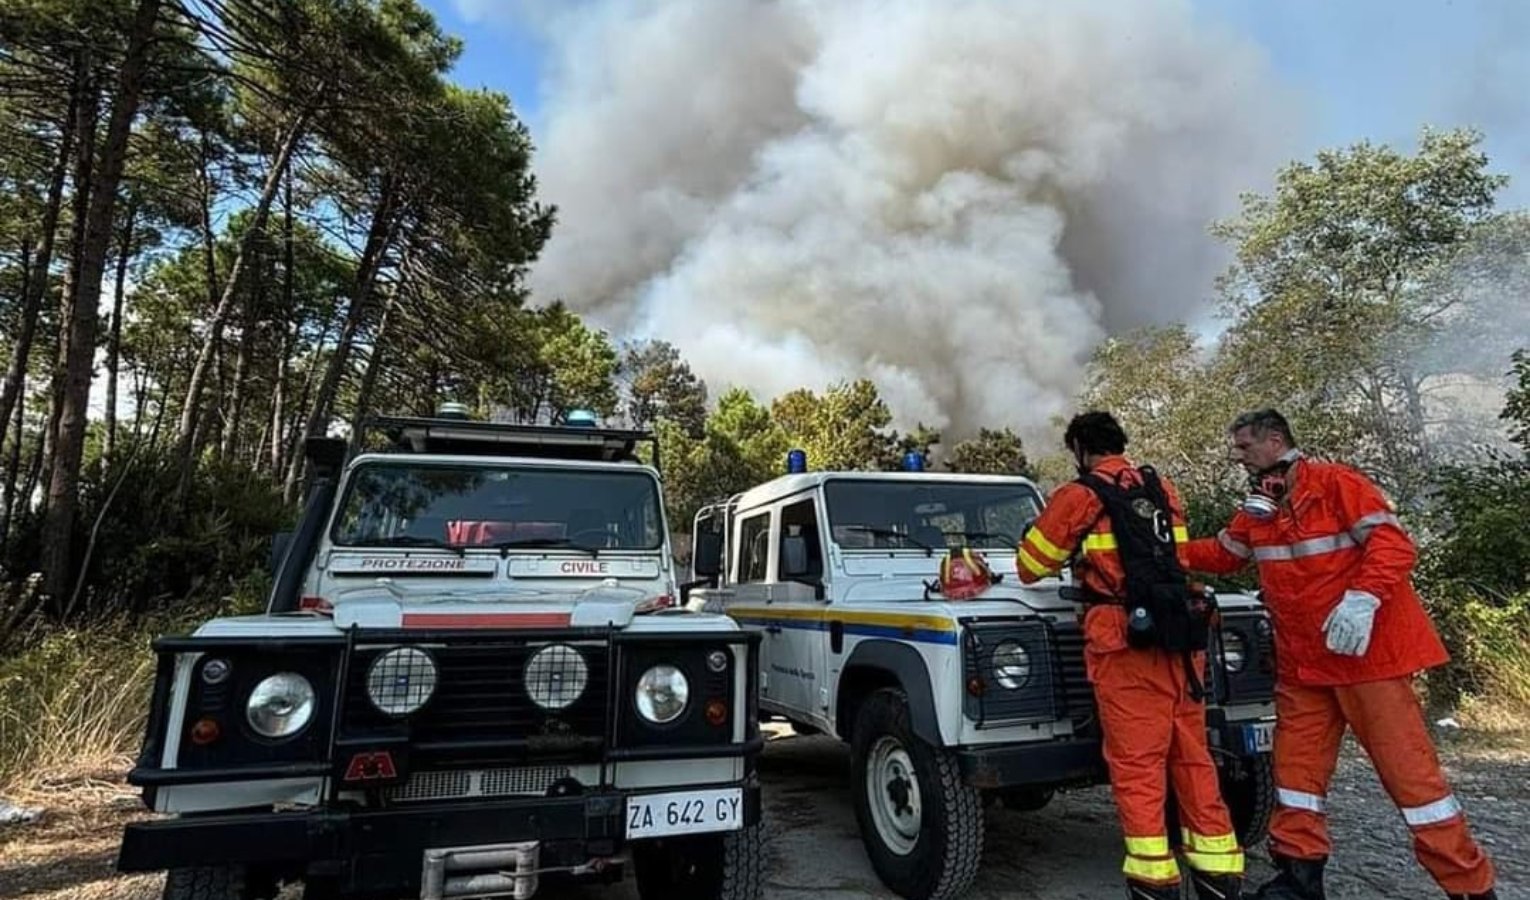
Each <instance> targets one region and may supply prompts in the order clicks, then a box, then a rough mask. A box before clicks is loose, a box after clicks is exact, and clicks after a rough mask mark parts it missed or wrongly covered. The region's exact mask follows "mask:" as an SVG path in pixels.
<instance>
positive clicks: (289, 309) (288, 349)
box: [271, 167, 303, 479]
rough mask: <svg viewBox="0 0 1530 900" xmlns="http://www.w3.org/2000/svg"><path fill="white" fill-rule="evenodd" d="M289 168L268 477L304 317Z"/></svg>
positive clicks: (277, 469)
mask: <svg viewBox="0 0 1530 900" xmlns="http://www.w3.org/2000/svg"><path fill="white" fill-rule="evenodd" d="M292 263H293V253H292V169H291V168H290V167H289V168H288V169H287V177H286V179H285V180H284V181H283V183H282V316H278V317H277V320H278V321H280V322H281V323H282V341H281V347H280V350H279V354H278V356H277V359H276V393H275V396H274V397H273V398H272V400H271V478H272V479H276V478H280V477H281V476H282V464H283V462H284V461H285V459H284V456H283V451H284V450H285V448H286V446H287V441H286V437H287V434H286V426H287V413H286V410H285V408H284V407H285V402H286V399H287V372H288V369H289V367H290V366H291V359H292V352H293V350H294V349H295V348H296V347H297V340H298V336H299V334H300V332H301V329H302V327H303V317H302V316H301V315H300V314H299V313H298V311H297V309H296V308H295V307H296V304H295V303H294V302H293V299H294V294H295V292H294V286H295V283H296V281H295V279H296V278H297V275H296V273H295V272H293V271H292ZM285 316H290V317H291V320H292V326H291V327H290V328H289V327H287V324H286V322H287V319H286V318H284V317H285Z"/></svg>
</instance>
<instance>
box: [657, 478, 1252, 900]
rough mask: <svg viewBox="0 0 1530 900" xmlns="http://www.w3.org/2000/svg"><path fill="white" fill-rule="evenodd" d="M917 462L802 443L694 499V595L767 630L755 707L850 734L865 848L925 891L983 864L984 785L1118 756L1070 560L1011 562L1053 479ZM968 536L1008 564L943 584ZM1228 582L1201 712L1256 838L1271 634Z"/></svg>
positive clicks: (1023, 796) (918, 898) (938, 894)
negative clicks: (1036, 579)
mask: <svg viewBox="0 0 1530 900" xmlns="http://www.w3.org/2000/svg"><path fill="white" fill-rule="evenodd" d="M916 457H917V455H916ZM906 468H911V469H914V470H915V471H903V472H816V473H813V472H806V471H804V469H805V466H804V464H803V458H802V457H801V456H800V451H794V453H793V455H792V457H791V462H790V463H789V466H788V469H789V474H787V475H784V476H782V477H780V478H777V479H775V480H773V481H770V482H768V483H766V484H763V485H760V486H758V487H755V488H753V489H751V490H749V491H746V492H744V493H742V494H740V495H738V496H735V497H733V498H731V499H729V500H728V501H726V502H725V503H720V504H717V505H714V506H710V507H707V508H704V509H702V510H701V511H700V512H699V513H698V515H697V517H696V521H695V524H694V532H693V535H694V537H693V549H692V561H693V568H694V570H695V574H696V575H697V577H698V582H696V583H693V584H696V585H697V586H696V587H694V588H693V589H691V590H689V591H687V603H688V604H689V605H690V606H691V607H692V608H696V609H708V610H724V611H726V612H727V613H728V614H729V615H730V616H732V617H733V618H735V619H736V620H738V621H739V622H740V623H741V624H743V625H745V626H746V627H748V628H750V629H754V630H756V631H757V632H759V633H761V634H763V635H764V641H763V643H762V645H761V649H760V665H761V672H760V684H761V697H760V706H761V710H762V712H763V713H764V714H766V715H775V716H779V717H784V718H786V719H788V720H789V721H791V722H792V723H793V725H794V727H795V729H796V730H798V731H799V732H802V733H809V734H811V733H815V732H819V731H822V732H826V733H828V734H831V735H837V736H838V737H839V738H841V739H842V740H844V741H846V742H848V743H849V744H850V747H851V756H852V763H853V778H852V791H853V799H854V805H855V811H856V816H857V819H858V821H859V824H860V831H861V836H862V840H863V841H864V843H865V846H866V851H867V853H868V855H869V856H870V859H871V863H872V865H873V867H874V868H875V869H876V872H877V874H878V875H879V876H880V877H881V879H882V881H883V882H884V883H885V884H886V885H887V886H888V887H889V888H891V889H892V890H894V891H896V892H897V893H899V894H901V895H903V896H905V897H908V898H913V900H930V898H946V897H953V896H955V895H957V894H959V893H961V892H962V891H963V890H964V889H965V888H966V887H967V886H968V885H969V884H970V883H971V881H972V879H973V877H974V876H975V874H976V873H977V870H978V866H979V862H980V856H981V852H982V847H983V832H984V810H985V807H986V806H987V805H988V803H989V802H990V801H1002V802H1004V803H1005V804H1006V805H1008V806H1010V807H1011V808H1018V809H1036V808H1039V807H1040V806H1041V805H1043V804H1045V803H1047V802H1048V801H1049V800H1050V798H1051V797H1052V795H1053V792H1054V791H1055V790H1056V789H1058V788H1064V787H1074V786H1085V785H1093V784H1103V783H1106V782H1107V781H1108V775H1107V771H1106V768H1105V764H1104V762H1103V759H1102V757H1101V753H1100V728H1099V721H1098V718H1097V713H1096V707H1095V703H1094V695H1093V691H1092V689H1091V687H1090V684H1089V682H1088V680H1087V678H1086V677H1085V671H1084V641H1083V636H1082V634H1081V628H1080V624H1079V623H1080V609H1081V607H1080V606H1079V605H1078V604H1077V603H1075V602H1073V601H1072V600H1071V599H1069V598H1070V596H1071V585H1070V583H1069V580H1068V577H1067V574H1066V573H1065V574H1064V576H1063V577H1061V578H1054V579H1047V580H1044V581H1043V582H1041V583H1039V584H1037V585H1033V586H1024V585H1021V584H1020V583H1019V581H1018V579H1017V577H1016V573H1015V548H1016V547H1017V545H1018V541H1019V538H1020V536H1021V535H1022V533H1023V532H1024V529H1025V528H1026V527H1027V525H1028V523H1029V522H1030V521H1031V520H1033V519H1034V518H1035V517H1036V516H1037V515H1038V514H1039V513H1040V511H1041V509H1042V506H1043V502H1044V501H1043V499H1042V496H1041V493H1040V492H1039V491H1038V490H1037V489H1036V486H1035V485H1034V484H1033V483H1032V482H1030V481H1029V480H1027V479H1025V478H1018V477H1008V476H982V475H965V474H946V473H934V472H926V471H923V470H922V468H923V467H922V461H921V460H919V459H917V458H916V459H915V460H914V461H913V463H912V464H910V465H908V466H906ZM956 546H967V547H969V548H972V549H973V550H975V551H976V552H978V553H981V554H983V555H984V556H985V557H986V559H987V561H988V563H989V565H990V566H991V568H992V569H993V571H994V573H995V574H996V575H998V576H1000V580H999V581H998V583H996V584H994V585H993V586H992V587H991V588H989V589H988V590H987V591H986V592H984V593H983V594H982V595H981V596H979V597H977V598H974V599H970V600H960V601H956V600H951V599H949V598H947V597H945V596H943V595H942V594H941V593H940V590H939V583H938V578H937V576H938V571H939V565H940V562H941V558H942V557H944V556H945V555H946V553H947V550H948V547H956ZM985 551H987V552H985ZM702 583H704V584H702ZM1219 599H1220V605H1221V616H1222V622H1221V633H1220V635H1219V637H1220V640H1219V641H1215V642H1214V645H1213V652H1212V653H1210V654H1208V670H1209V671H1208V672H1207V673H1206V677H1207V682H1208V684H1209V685H1210V690H1211V691H1212V692H1213V694H1212V699H1211V700H1210V702H1208V709H1207V722H1206V727H1207V729H1208V731H1209V737H1210V740H1211V744H1212V748H1213V755H1214V756H1215V757H1216V759H1217V762H1218V765H1219V769H1220V772H1221V776H1222V778H1221V781H1222V789H1223V793H1224V796H1225V797H1226V799H1227V801H1228V803H1229V805H1230V807H1231V811H1232V814H1233V818H1234V820H1235V824H1236V828H1237V831H1238V834H1239V835H1240V837H1241V838H1242V839H1243V841H1244V842H1245V843H1246V844H1247V843H1253V842H1256V841H1258V840H1260V839H1262V836H1263V834H1264V831H1265V828H1266V826H1267V823H1268V818H1269V815H1270V811H1271V809H1272V804H1273V799H1274V789H1273V785H1272V783H1271V775H1270V765H1269V751H1270V748H1271V737H1272V731H1273V721H1274V719H1273V716H1274V709H1273V703H1272V699H1273V685H1274V656H1273V653H1274V649H1273V643H1272V639H1271V633H1270V627H1269V622H1268V619H1267V617H1266V614H1265V612H1264V611H1263V609H1262V607H1261V606H1260V605H1259V604H1258V603H1257V602H1256V601H1255V600H1254V599H1252V598H1250V597H1246V596H1243V595H1241V594H1234V595H1224V596H1222V597H1220V598H1219ZM1166 817H1167V818H1168V820H1169V822H1170V825H1169V832H1170V833H1171V834H1176V835H1177V834H1178V832H1179V829H1178V828H1177V827H1175V826H1174V824H1173V819H1174V813H1173V810H1172V808H1171V809H1170V810H1167V811H1166Z"/></svg>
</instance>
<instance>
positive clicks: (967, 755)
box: [956, 739, 1108, 790]
mask: <svg viewBox="0 0 1530 900" xmlns="http://www.w3.org/2000/svg"><path fill="white" fill-rule="evenodd" d="M956 758H957V764H958V765H959V766H960V767H961V773H962V781H964V782H966V783H967V784H969V785H971V786H973V787H975V788H979V789H982V790H992V789H996V788H1013V787H1031V786H1034V787H1046V786H1060V785H1068V784H1092V783H1098V782H1101V781H1105V780H1107V777H1108V774H1107V772H1106V769H1105V761H1104V758H1103V757H1102V756H1101V755H1100V742H1099V741H1098V740H1093V739H1081V740H1067V741H1040V742H1037V743H1033V744H999V745H996V746H992V747H962V748H960V749H959V750H957V752H956Z"/></svg>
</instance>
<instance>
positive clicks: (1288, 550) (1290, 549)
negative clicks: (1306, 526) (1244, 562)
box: [1254, 534, 1355, 562]
mask: <svg viewBox="0 0 1530 900" xmlns="http://www.w3.org/2000/svg"><path fill="white" fill-rule="evenodd" d="M1353 546H1355V539H1354V538H1352V537H1350V536H1349V535H1347V534H1330V535H1326V536H1324V537H1316V538H1308V539H1307V540H1305V541H1297V542H1296V543H1294V544H1271V545H1269V546H1267V547H1255V548H1254V558H1255V559H1257V560H1259V561H1260V562H1270V561H1271V560H1282V559H1301V558H1302V557H1304V556H1319V555H1321V554H1324V553H1333V552H1336V551H1338V550H1347V549H1349V548H1350V547H1353Z"/></svg>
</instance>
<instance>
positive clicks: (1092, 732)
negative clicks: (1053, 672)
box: [1052, 622, 1100, 737]
mask: <svg viewBox="0 0 1530 900" xmlns="http://www.w3.org/2000/svg"><path fill="white" fill-rule="evenodd" d="M1052 639H1053V641H1054V642H1055V644H1056V647H1057V661H1058V662H1057V665H1058V669H1059V672H1060V676H1061V677H1060V678H1059V679H1058V687H1059V689H1060V692H1061V698H1060V699H1061V703H1062V709H1063V713H1064V715H1066V716H1067V717H1068V720H1069V721H1070V722H1072V723H1073V733H1074V734H1076V735H1079V736H1083V737H1096V736H1098V735H1099V733H1100V719H1099V712H1098V710H1097V708H1096V706H1095V700H1094V686H1093V685H1091V684H1090V683H1089V674H1088V671H1087V669H1086V668H1085V664H1084V631H1083V629H1082V628H1080V627H1079V625H1078V623H1077V622H1056V623H1054V624H1053V625H1052Z"/></svg>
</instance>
